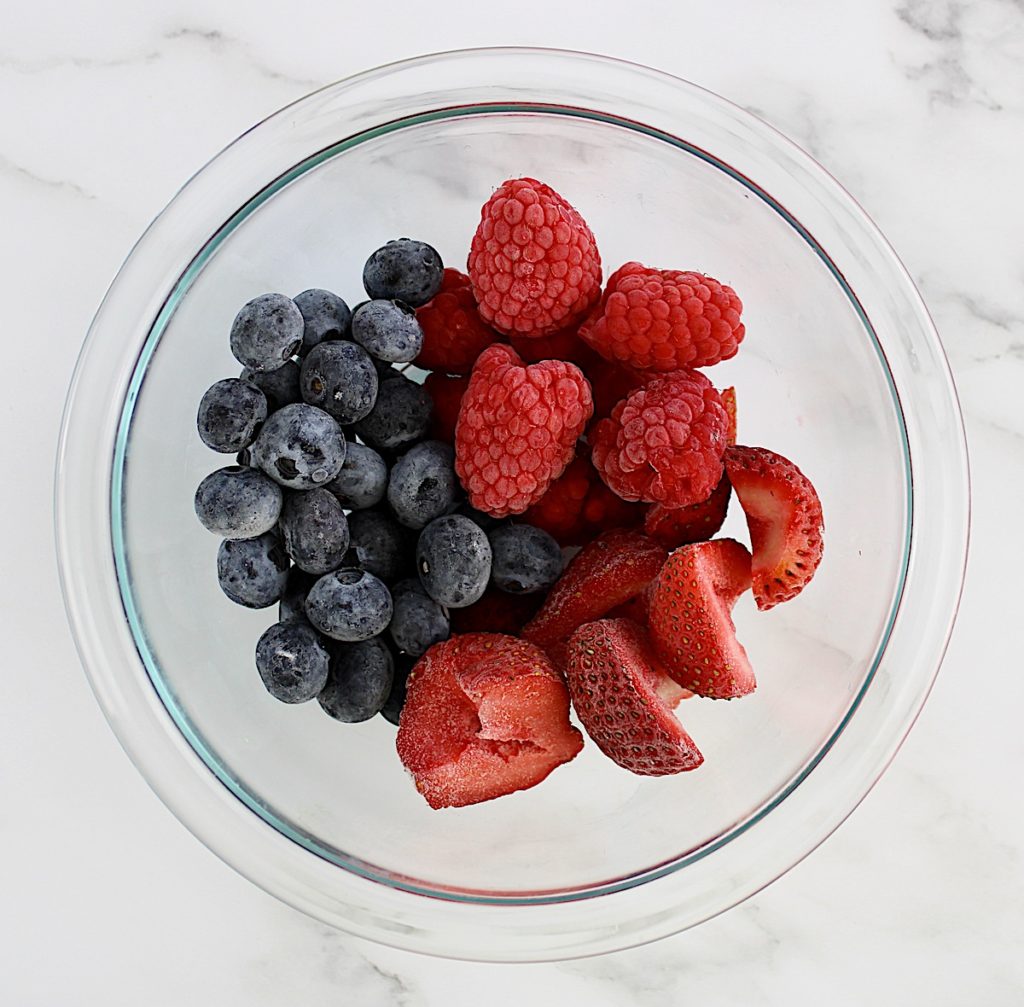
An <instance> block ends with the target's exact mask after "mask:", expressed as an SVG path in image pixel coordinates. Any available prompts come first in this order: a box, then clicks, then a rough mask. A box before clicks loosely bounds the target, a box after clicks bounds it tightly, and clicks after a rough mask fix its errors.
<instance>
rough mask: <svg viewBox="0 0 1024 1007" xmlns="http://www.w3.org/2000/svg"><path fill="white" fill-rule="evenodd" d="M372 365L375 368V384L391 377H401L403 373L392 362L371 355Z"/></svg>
mask: <svg viewBox="0 0 1024 1007" xmlns="http://www.w3.org/2000/svg"><path fill="white" fill-rule="evenodd" d="M372 359H373V366H374V367H375V368H376V370H377V384H378V385H381V384H383V383H384V382H385V381H390V380H391V379H392V378H401V377H403V376H404V375H403V374H402V372H401V371H400V370H399V369H398V368H397V367H395V366H393V365H392V364H389V363H387V361H384V360H378V359H377V358H376V357H373V358H372Z"/></svg>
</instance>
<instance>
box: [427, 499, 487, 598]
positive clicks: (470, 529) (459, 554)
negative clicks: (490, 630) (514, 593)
mask: <svg viewBox="0 0 1024 1007" xmlns="http://www.w3.org/2000/svg"><path fill="white" fill-rule="evenodd" d="M416 569H417V572H418V573H419V575H420V582H421V583H422V584H423V587H424V589H425V590H426V592H427V594H429V595H430V597H431V598H433V599H434V601H436V602H438V603H440V604H441V605H445V606H447V607H448V608H465V607H466V606H467V605H472V604H473V602H475V601H479V600H480V597H481V596H482V595H483V593H484V591H485V590H486V589H487V582H488V580H490V576H491V545H490V543H489V542H488V541H487V536H486V535H485V534H484V531H483V529H482V528H480V527H479V525H476V524H474V523H473V522H472V521H470V519H469V518H468V517H463V516H462V515H461V514H449V515H447V516H445V517H439V518H437V519H436V520H434V521H431V522H430V524H428V525H427V527H426V528H424V529H423V531H421V532H420V538H419V541H418V542H417V543H416Z"/></svg>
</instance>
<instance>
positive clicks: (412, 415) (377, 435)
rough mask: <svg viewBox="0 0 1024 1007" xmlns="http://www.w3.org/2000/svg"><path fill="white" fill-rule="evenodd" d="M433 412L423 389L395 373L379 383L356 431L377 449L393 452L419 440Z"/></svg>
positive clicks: (427, 426)
mask: <svg viewBox="0 0 1024 1007" xmlns="http://www.w3.org/2000/svg"><path fill="white" fill-rule="evenodd" d="M433 411H434V403H433V402H432V401H431V398H430V394H429V393H428V392H427V390H426V389H425V388H424V387H423V386H422V385H418V384H416V382H415V381H410V380H409V379H408V378H407V377H405V376H404V375H401V374H399V375H396V376H395V377H393V378H389V379H388V380H386V381H381V382H380V385H379V388H378V390H377V402H376V404H375V405H374V407H373V409H372V410H371V411H370V412H369V413H368V414H367V415H366V416H365V417H364V418H363V419H362V420H360V421H359V422H358V423H356V433H357V434H358V435H359V437H360V439H361V440H363V441H365V442H366V443H367V444H369V445H370V447H371V448H375V449H376V450H377V451H397V450H400V449H401V448H403V447H407V446H408V445H411V444H415V443H416V442H417V441H421V440H423V438H424V437H425V436H426V434H427V430H428V429H429V428H430V418H431V415H432V414H433Z"/></svg>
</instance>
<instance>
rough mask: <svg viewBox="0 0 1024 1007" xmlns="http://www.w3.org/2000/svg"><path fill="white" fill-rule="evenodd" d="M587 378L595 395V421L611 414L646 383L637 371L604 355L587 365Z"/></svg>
mask: <svg viewBox="0 0 1024 1007" xmlns="http://www.w3.org/2000/svg"><path fill="white" fill-rule="evenodd" d="M587 380H588V381H589V382H590V390H591V392H592V393H593V395H594V419H595V421H596V420H603V419H604V418H605V417H606V416H610V415H611V412H612V410H613V409H614V408H615V406H616V405H617V404H618V403H619V402H621V401H622V400H623V399H624V398H625V397H626V396H627V395H628V394H629V393H630V392H631V391H633V389H635V388H639V387H640V386H641V385H642V384H643V383H644V379H643V377H642V376H641V375H639V374H637V372H636V371H632V370H630V369H629V368H628V367H623V366H622V365H621V364H614V363H612V362H611V361H609V360H605V359H604V358H603V357H599V358H598V359H597V360H596V361H595V362H594V363H592V364H590V366H588V367H587Z"/></svg>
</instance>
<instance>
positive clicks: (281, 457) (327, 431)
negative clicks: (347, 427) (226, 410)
mask: <svg viewBox="0 0 1024 1007" xmlns="http://www.w3.org/2000/svg"><path fill="white" fill-rule="evenodd" d="M346 446H347V441H346V440H345V435H344V433H342V430H341V427H340V426H339V425H338V422H337V420H335V419H334V417H333V416H328V414H327V413H325V412H324V411H323V410H322V409H317V408H316V407H315V406H310V405H307V404H306V403H304V402H297V403H294V404H292V405H290V406H285V407H284V408H283V409H278V411H277V412H275V413H271V414H270V416H269V417H268V419H267V421H266V423H264V424H263V429H262V430H260V432H259V436H258V437H257V438H256V440H255V441H254V442H253V445H252V460H253V462H254V464H256V465H258V466H259V467H260V468H261V469H262V470H263V471H264V472H266V473H267V475H268V476H270V478H271V479H273V480H274V481H275V482H278V483H280V484H281V485H282V486H285V487H287V488H288V489H297V490H306V489H313V488H314V487H315V486H323V485H325V484H327V483H329V482H330V481H331V480H332V479H333V478H334V477H335V476H337V474H338V473H339V472H340V471H341V467H342V465H344V464H345V450H346Z"/></svg>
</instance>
